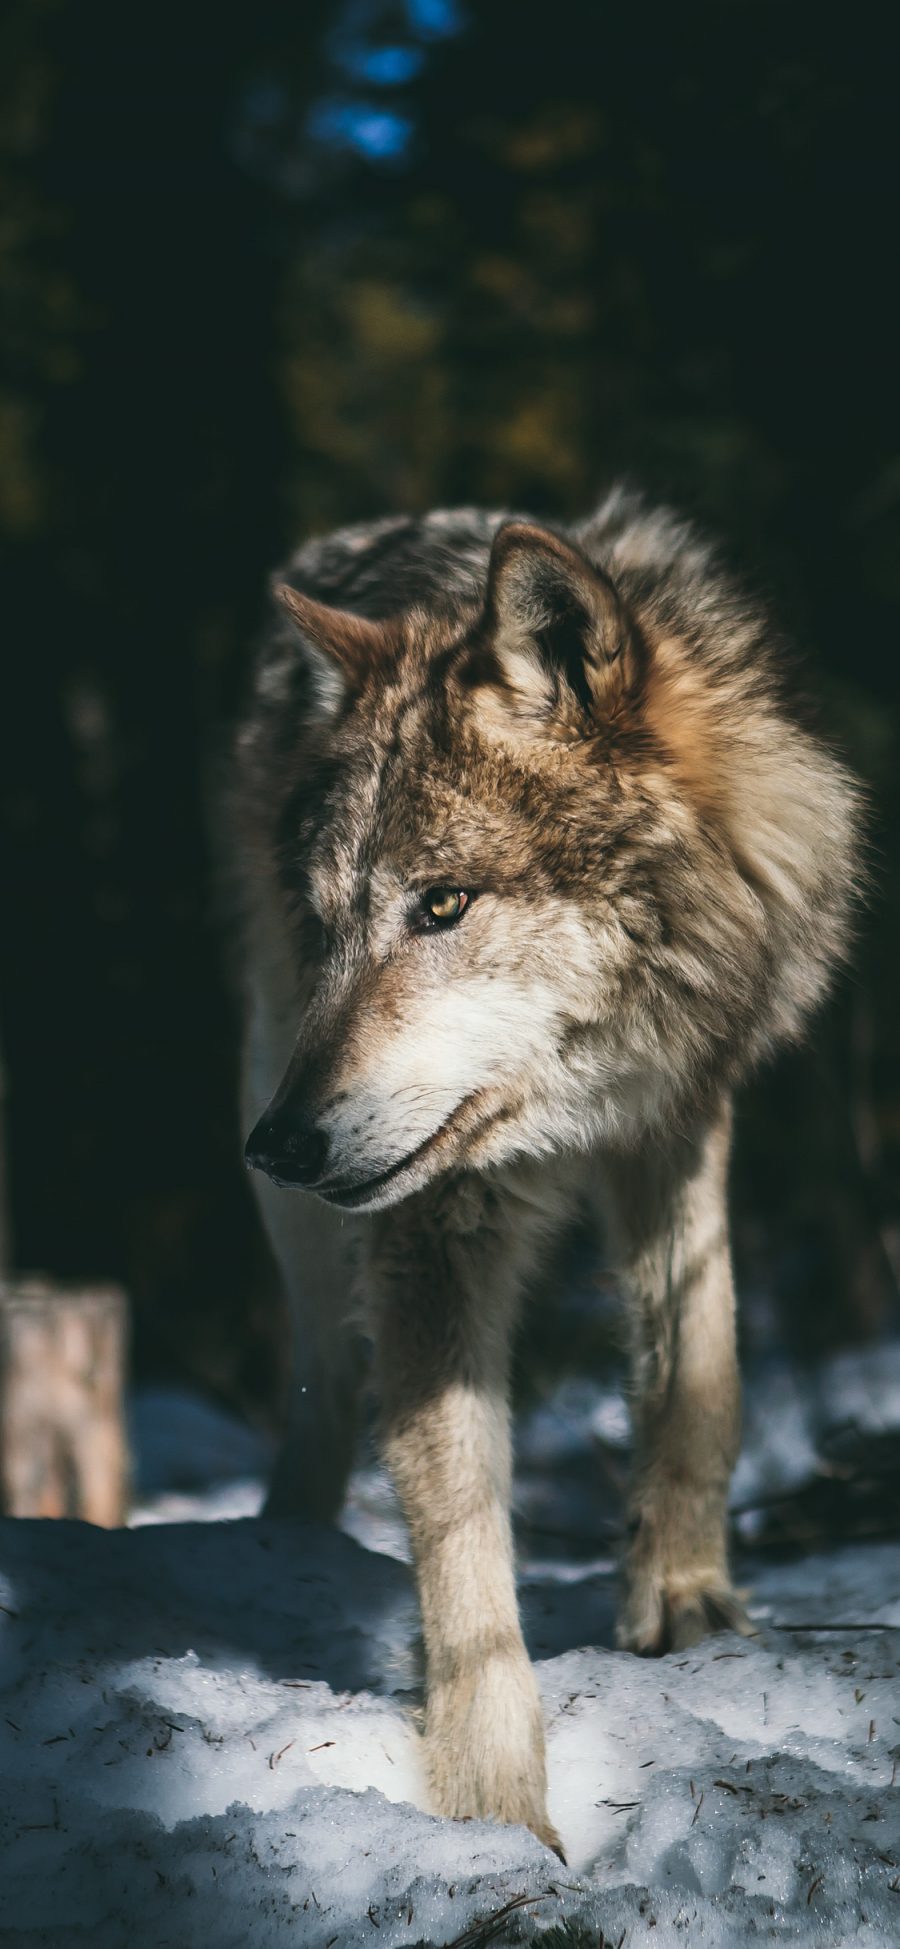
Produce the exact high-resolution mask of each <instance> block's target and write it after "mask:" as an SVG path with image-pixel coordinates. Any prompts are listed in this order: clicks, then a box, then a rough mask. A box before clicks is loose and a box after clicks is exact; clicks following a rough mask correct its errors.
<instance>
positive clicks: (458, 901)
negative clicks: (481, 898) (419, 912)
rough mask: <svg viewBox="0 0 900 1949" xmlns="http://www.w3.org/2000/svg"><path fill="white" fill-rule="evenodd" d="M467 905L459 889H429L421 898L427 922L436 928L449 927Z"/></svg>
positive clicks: (464, 896)
mask: <svg viewBox="0 0 900 1949" xmlns="http://www.w3.org/2000/svg"><path fill="white" fill-rule="evenodd" d="M468 904H469V896H468V894H467V893H464V892H463V891H462V888H461V887H429V888H428V891H427V892H426V893H425V894H424V895H423V897H422V905H423V907H424V909H425V915H426V918H427V920H429V921H431V922H432V923H433V924H434V925H435V926H436V927H450V926H451V925H452V923H453V921H455V920H458V919H459V917H460V914H461V913H463V912H464V910H465V908H466V907H467V906H468Z"/></svg>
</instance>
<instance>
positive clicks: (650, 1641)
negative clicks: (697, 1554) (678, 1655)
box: [616, 1573, 754, 1658]
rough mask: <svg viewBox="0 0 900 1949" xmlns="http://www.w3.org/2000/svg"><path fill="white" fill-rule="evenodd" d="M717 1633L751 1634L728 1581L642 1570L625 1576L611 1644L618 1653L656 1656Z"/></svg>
mask: <svg viewBox="0 0 900 1949" xmlns="http://www.w3.org/2000/svg"><path fill="white" fill-rule="evenodd" d="M718 1631H737V1632H739V1633H740V1635H741V1637H742V1638H752V1637H753V1636H754V1626H753V1624H752V1623H751V1621H750V1619H749V1617H748V1616H747V1613H746V1611H745V1609H744V1606H743V1604H742V1603H741V1600H740V1598H739V1596H738V1594H737V1592H736V1591H735V1590H732V1588H731V1585H730V1584H729V1583H726V1582H724V1581H722V1580H720V1579H718V1578H715V1577H713V1578H703V1577H698V1578H696V1579H688V1578H678V1579H676V1578H673V1577H668V1578H665V1577H663V1576H655V1577H654V1576H651V1575H648V1574H647V1573H642V1574H640V1575H639V1576H637V1577H633V1578H632V1579H630V1580H629V1583H628V1588H627V1595H626V1599H625V1604H624V1607H623V1611H622V1616H621V1618H620V1620H619V1623H618V1626H617V1628H616V1642H617V1643H618V1644H619V1645H621V1647H622V1650H623V1651H636V1652H637V1653H638V1656H639V1657H642V1658H658V1657H660V1656H661V1655H662V1653H663V1652H665V1651H686V1650H687V1649H688V1648H689V1646H691V1645H694V1644H699V1642H700V1639H701V1638H709V1637H712V1636H714V1635H715V1633H716V1632H718Z"/></svg>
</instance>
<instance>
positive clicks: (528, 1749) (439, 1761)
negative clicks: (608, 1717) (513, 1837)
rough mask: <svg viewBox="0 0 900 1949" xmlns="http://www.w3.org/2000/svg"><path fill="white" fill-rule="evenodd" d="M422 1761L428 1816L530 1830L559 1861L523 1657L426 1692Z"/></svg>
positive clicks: (540, 1734) (532, 1690)
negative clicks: (428, 1798)
mask: <svg viewBox="0 0 900 1949" xmlns="http://www.w3.org/2000/svg"><path fill="white" fill-rule="evenodd" d="M425 1758H426V1766H427V1771H428V1779H429V1784H430V1788H431V1800H432V1805H433V1807H434V1810H435V1812H436V1813H440V1814H447V1815H449V1816H450V1818H451V1819H452V1820H500V1821H504V1822H507V1823H508V1824H510V1825H519V1824H521V1825H522V1826H523V1827H530V1829H531V1831H532V1833H533V1834H536V1835H537V1838H538V1840H539V1841H543V1843H544V1846H545V1847H548V1848H552V1849H553V1852H554V1854H556V1855H558V1856H559V1859H560V1861H563V1862H564V1861H565V1858H566V1857H565V1854H564V1853H563V1847H562V1842H561V1840H560V1838H559V1835H558V1834H557V1832H556V1829H555V1827H554V1826H553V1825H552V1823H551V1821H550V1819H549V1816H548V1814H547V1774H546V1764H545V1759H544V1727H543V1720H542V1716H541V1704H540V1699H539V1697H538V1690H537V1683H536V1680H535V1677H534V1673H533V1671H532V1669H531V1666H530V1664H529V1663H528V1660H527V1658H526V1657H525V1654H524V1652H523V1653H522V1654H521V1656H515V1657H495V1658H491V1659H489V1660H488V1661H487V1663H486V1664H485V1665H484V1667H483V1669H482V1670H481V1671H480V1672H479V1673H478V1674H477V1676H475V1677H474V1678H473V1679H471V1680H469V1681H467V1682H465V1683H460V1682H457V1683H456V1684H442V1685H437V1686H434V1687H433V1688H432V1689H431V1691H430V1693H429V1700H428V1712H427V1722H426V1731H425Z"/></svg>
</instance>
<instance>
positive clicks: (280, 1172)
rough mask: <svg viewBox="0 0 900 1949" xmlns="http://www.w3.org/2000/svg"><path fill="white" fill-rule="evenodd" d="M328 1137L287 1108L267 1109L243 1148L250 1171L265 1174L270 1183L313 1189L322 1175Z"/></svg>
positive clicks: (326, 1154) (325, 1160) (326, 1155)
mask: <svg viewBox="0 0 900 1949" xmlns="http://www.w3.org/2000/svg"><path fill="white" fill-rule="evenodd" d="M327 1159H328V1137H327V1135H326V1133H325V1131H324V1130H316V1129H315V1127H314V1126H313V1125H312V1124H306V1123H303V1122H301V1121H300V1119H299V1118H298V1117H297V1116H296V1114H293V1115H292V1114H291V1113H290V1112H289V1111H288V1110H287V1109H286V1108H284V1109H281V1110H278V1111H275V1112H274V1113H273V1112H272V1111H271V1110H266V1111H265V1112H264V1114H263V1115H262V1116H261V1117H260V1120H259V1122H258V1124H256V1125H255V1126H254V1128H253V1129H252V1130H251V1132H250V1135H249V1137H248V1138H247V1142H246V1144H245V1146H244V1162H245V1164H246V1165H247V1166H248V1168H249V1169H250V1170H251V1171H265V1173H266V1176H267V1177H270V1178H271V1180H272V1183H273V1184H278V1185H282V1186H287V1185H294V1186H296V1187H302V1188H304V1189H307V1190H312V1189H313V1188H314V1186H315V1185H317V1184H318V1183H319V1182H320V1180H321V1178H322V1177H323V1176H324V1174H325V1165H326V1162H327Z"/></svg>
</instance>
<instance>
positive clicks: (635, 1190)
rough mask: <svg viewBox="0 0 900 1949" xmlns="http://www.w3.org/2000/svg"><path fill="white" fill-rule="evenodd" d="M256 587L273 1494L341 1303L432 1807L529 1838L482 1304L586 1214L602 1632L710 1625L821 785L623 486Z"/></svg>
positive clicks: (724, 1593) (719, 1591) (827, 784)
mask: <svg viewBox="0 0 900 1949" xmlns="http://www.w3.org/2000/svg"><path fill="white" fill-rule="evenodd" d="M283 580H284V582H285V584H286V589H285V590H284V591H283V595H282V604H281V607H280V610H277V611H273V622H272V626H271V629H270V631H269V633H268V635H267V637H266V639H265V642H264V644H263V646H262V650H261V653H260V656H259V659H258V664H257V668H256V674H255V683H254V689H253V697H252V703H251V707H250V710H249V713H248V716H247V718H246V721H245V723H244V725H243V727H242V729H241V733H240V737H239V742H238V746H237V754H236V784H235V790H234V795H233V808H232V810H233V818H232V833H233V842H234V848H235V854H236V858H237V863H238V868H239V872H240V876H241V883H242V887H243V941H244V966H245V992H246V1023H247V1034H246V1063H245V1075H244V1113H245V1124H246V1128H247V1129H248V1130H249V1128H250V1126H251V1124H254V1123H256V1122H257V1120H258V1119H261V1120H262V1121H261V1123H260V1124H259V1125H258V1129H259V1130H261V1131H262V1132H263V1137H262V1138H260V1139H259V1143H260V1144H262V1143H263V1138H265V1136H266V1133H268V1135H269V1138H270V1139H271V1135H272V1131H273V1130H274V1129H275V1128H276V1126H277V1128H278V1130H279V1131H280V1132H281V1142H282V1147H284V1144H285V1142H286V1143H287V1147H288V1150H289V1151H290V1152H291V1153H292V1154H293V1151H294V1147H295V1146H296V1148H297V1154H298V1155H299V1147H300V1146H301V1144H302V1142H303V1141H304V1138H303V1133H304V1132H305V1133H307V1134H308V1133H309V1131H310V1130H314V1131H315V1132H316V1133H317V1140H321V1144H322V1145H325V1144H327V1153H325V1161H324V1162H323V1163H321V1165H320V1168H319V1169H318V1172H317V1175H316V1183H315V1184H314V1187H313V1188H314V1189H317V1190H318V1193H319V1195H318V1197H315V1196H309V1195H308V1194H306V1193H304V1192H302V1191H299V1190H293V1191H292V1190H287V1189H278V1188H276V1186H275V1185H273V1184H272V1183H271V1182H270V1181H269V1179H268V1178H266V1177H263V1176H260V1177H259V1178H258V1179H257V1180H256V1181H257V1182H258V1185H259V1190H260V1197H261V1203H262V1207H263V1211H264V1216H265V1219H266V1222H267V1225H268V1228H269V1232H270V1236H271V1238H272V1241H273V1244H274V1247H275V1250H276V1254H277V1256H278V1259H279V1261H280V1264H281V1267H282V1270H283V1273H284V1277H285V1280H286V1282H287V1285H288V1289H289V1292H290V1294H291V1298H292V1302H293V1310H294V1318H295V1327H296V1347H295V1358H296V1382H297V1386H296V1391H295V1413H294V1418H293V1422H292V1427H291V1433H290V1438H289V1440H288V1443H287V1445H286V1447H285V1451H284V1455H283V1457H282V1460H281V1463H280V1465H279V1470H278V1475H277V1478H276V1482H275V1485H274V1487H273V1496H272V1507H273V1508H276V1509H278V1508H280V1509H289V1510H297V1511H306V1512H307V1513H312V1514H315V1515H318V1516H322V1515H329V1514H333V1513H334V1512H335V1511H336V1510H337V1508H338V1507H339V1504H340V1500H341V1497H342V1494H343V1488H344V1482H345V1479H346V1472H347V1469H348V1467H349V1463H350V1457H351V1452H352V1419H353V1402H354V1398H355V1391H356V1386H357V1380H358V1343H357V1342H356V1340H355V1337H354V1332H353V1324H352V1322H353V1317H354V1313H355V1311H356V1309H357V1308H358V1306H359V1303H360V1300H361V1301H362V1304H363V1307H364V1311H365V1319H366V1322H367V1326H368V1329H369V1330H370V1331H371V1333H372V1334H373V1336H374V1340H375V1346H376V1372H377V1376H378V1383H379V1388H380V1398H381V1409H382V1421H383V1439H384V1447H385V1452H386V1454H387V1457H388V1459H389V1462H390V1464H391V1467H392V1470H393V1473H394V1478H395V1480H396V1483H397V1487H398V1490H399V1492H400V1495H401V1498H402V1501H403V1505H404V1508H405V1511H406V1514H407V1518H408V1521H409V1526H410V1532H411V1536H412V1541H413V1547H414V1552H415V1558H416V1565H417V1572H418V1578H419V1588H420V1593H421V1603H422V1616H423V1626H424V1635H425V1644H426V1652H427V1664H428V1705H427V1729H426V1746H427V1754H428V1765H429V1773H430V1780H431V1788H432V1793H433V1799H434V1805H435V1807H436V1808H437V1809H438V1810H440V1811H443V1812H445V1813H448V1814H453V1815H457V1816H463V1815H467V1814H494V1815H496V1816H497V1817H498V1818H500V1819H504V1820H513V1821H514V1820H523V1821H526V1822H528V1824H529V1825H530V1826H531V1827H532V1828H533V1829H534V1831H535V1832H536V1833H537V1834H539V1835H541V1836H543V1838H544V1839H545V1840H547V1841H548V1842H549V1843H550V1844H551V1845H556V1844H557V1843H556V1837H555V1835H554V1833H553V1830H552V1828H551V1827H550V1825H549V1821H548V1816H547V1810H546V1793H545V1780H544V1757H543V1734H542V1727H541V1717H540V1710H539V1702H538V1696H537V1690H536V1686H535V1682H534V1678H533V1675H532V1672H531V1669H530V1667H529V1664H528V1661H527V1658H526V1654H525V1650H524V1647H523V1644H522V1638H521V1633H520V1629H519V1624H518V1617H517V1610H516V1598H515V1587H514V1575H513V1562H512V1549H511V1541H510V1524H509V1483H510V1448H509V1427H508V1407H507V1387H508V1366H509V1344H510V1336H511V1334H512V1331H513V1328H514V1323H515V1318H516V1311H517V1306H518V1302H519V1297H520V1294H521V1292H522V1290H523V1288H524V1286H525V1285H526V1284H527V1280H528V1277H529V1276H530V1274H531V1273H532V1271H533V1269H534V1266H535V1263H536V1260H537V1258H538V1257H539V1256H540V1255H541V1254H542V1253H544V1252H545V1251H546V1250H549V1249H550V1247H551V1246H552V1241H553V1238H554V1236H555V1235H556V1234H558V1232H559V1230H560V1227H561V1226H562V1225H563V1224H564V1223H565V1222H566V1220H567V1218H568V1216H569V1215H570V1214H571V1213H572V1212H573V1211H574V1210H575V1208H576V1207H577V1206H579V1205H581V1204H583V1203H584V1201H585V1200H589V1201H590V1202H592V1203H593V1204H594V1205H596V1206H598V1207H599V1208H600V1210H601V1211H602V1213H603V1216H604V1218H605V1222H606V1224H607V1227H608V1229H609V1232H610V1235H611V1237H612V1239H613V1240H614V1242H615V1244H616V1248H617V1252H618V1259H619V1263H620V1266H621V1275H622V1282H623V1287H624V1290H625V1292H626V1295H627V1297H628V1300H629V1307H630V1318H631V1322H632V1342H633V1389H634V1419H635V1431H636V1439H637V1460H636V1468H635V1479H634V1489H633V1496H632V1510H631V1516H632V1522H631V1528H630V1542H629V1548H628V1552H627V1558H626V1564H625V1578H624V1584H625V1590H624V1602H623V1608H622V1613H621V1625H620V1635H621V1642H622V1643H623V1644H624V1645H628V1646H631V1647H632V1648H633V1649H635V1650H638V1651H654V1650H660V1649H664V1648H666V1647H667V1646H672V1645H684V1644H687V1643H689V1642H691V1641H692V1640H693V1639H694V1638H695V1637H697V1636H699V1635H700V1634H701V1633H702V1632H704V1631H706V1630H709V1629H716V1628H721V1626H722V1625H724V1624H733V1625H737V1626H738V1627H739V1628H740V1627H741V1626H742V1623H743V1618H742V1613H741V1610H740V1605H739V1604H738V1601H737V1599H736V1597H735V1595H734V1593H733V1591H732V1589H731V1586H730V1583H729V1577H728V1568H727V1562H726V1548H725V1500H726V1494H727V1486H728V1478H729V1474H730V1470H731V1467H732V1464H733V1461H734V1456H735V1452H736V1447H737V1440H738V1383H737V1374H736V1367H735V1353H734V1300H733V1291H732V1277H731V1266H730V1256H729V1244H728V1225H727V1213H726V1178H727V1167H728V1148H729V1132H730V1106H731V1098H732V1094H733V1091H734V1089H735V1087H736V1085H738V1084H739V1083H740V1082H741V1081H742V1079H743V1078H744V1077H745V1076H746V1075H747V1073H748V1071H750V1070H751V1069H752V1067H753V1066H754V1065H755V1064H756V1063H757V1062H758V1061H759V1060H760V1058H762V1057H763V1056H765V1055H766V1054H768V1053H769V1052H770V1051H771V1050H773V1049H774V1048H775V1047H776V1046H777V1045H778V1044H779V1043H783V1042H785V1041H790V1040H792V1039H794V1038H796V1037H797V1036H798V1035H799V1034H800V1033H801V1031H802V1029H803V1027H804V1024H805V1023H806V1022H807V1020H808V1018H809V1016H810V1014H811V1012H812V1011H813V1009H814V1008H815V1006H816V1004H817V1003H818V1002H819V1000H820V998H821V996H822V994H823V992H824V990H825V988H826V986H827V984H828V981H829V979H830V976H831V973H832V970H833V969H834V967H835V965H836V964H837V963H838V962H839V960H840V959H841V957H842V955H843V954H844V952H845V948H846V944H847V939H848V927H849V918H850V913H851V906H852V896H853V888H854V881H855V874H856V865H855V862H856V854H857V840H856V831H857V825H858V796H857V792H856V789H855V786H854V784H853V782H852V781H851V779H850V777H849V775H848V773H847V772H846V770H845V769H844V768H843V766H842V765H841V764H840V763H839V762H838V760H837V759H836V758H835V757H834V756H833V755H832V754H831V753H830V751H828V750H827V749H826V747H825V746H824V745H823V744H822V743H821V742H820V741H819V740H818V739H817V738H816V737H815V736H814V735H812V734H811V733H810V731H809V730H808V729H806V728H804V726H803V724H802V722H801V721H800V719H799V718H798V716H797V715H796V714H795V712H794V711H793V709H792V708H791V706H790V705H789V703H788V701H787V695H786V689H785V683H784V674H783V660H784V659H783V651H782V649H781V646H780V644H779V642H778V639H777V638H776V637H775V635H774V634H773V631H772V628H771V625H770V622H769V619H768V617H767V616H766V615H765V613H764V612H763V610H762V609H761V608H760V607H759V606H758V605H757V604H755V603H754V602H752V601H750V600H748V599H747V598H746V597H745V595H744V594H743V593H742V592H741V591H740V590H739V589H738V588H737V587H736V586H735V584H734V583H733V582H732V581H731V580H730V579H729V577H728V576H727V575H726V574H725V573H724V572H723V571H722V569H721V568H720V567H719V565H718V563H717V560H716V558H715V556H714V554H713V552H712V551H711V550H710V548H709V547H708V545H707V544H706V543H705V542H704V541H702V540H700V539H699V538H698V537H697V535H696V534H695V533H694V531H693V530H692V529H691V528H690V527H688V526H686V525H685V524H684V523H682V522H681V521H679V520H678V519H676V518H675V517H674V516H673V515H671V514H670V513H668V512H667V511H665V510H656V509H651V508H648V507H647V506H646V505H645V504H644V503H643V502H642V501H641V500H640V499H639V498H637V497H635V496H633V495H631V494H628V493H626V492H624V491H622V490H617V491H615V492H614V493H613V494H611V495H610V497H609V498H608V499H607V500H606V502H605V503H604V504H603V506H602V507H601V508H600V509H599V510H598V511H597V512H596V513H595V514H594V515H593V516H591V517H590V518H589V519H588V520H586V521H585V522H583V523H581V524H579V525H578V526H576V527H573V528H571V529H568V530H563V529H554V530H548V529H546V528H544V527H541V526H540V525H538V524H536V523H534V522H533V521H531V520H530V519H527V518H525V517H518V516H517V517H514V518H513V517H508V516H504V515H501V514H499V513H498V514H485V513H479V512H476V511H471V510H463V511H459V512H453V513H438V514H434V515H430V516H428V517H426V518H425V519H423V520H420V521H405V520H389V521H384V522H381V523H378V524H376V525H374V526H371V527H368V528H358V529H352V530H347V531H345V532H343V533H339V534H337V535H335V536H332V537H331V538H329V539H327V540H324V541H317V542H313V543H311V544H309V545H307V546H306V547H305V548H303V549H302V550H301V551H300V552H299V553H298V554H297V555H296V556H295V557H294V558H293V560H292V561H291V562H290V564H289V565H288V568H287V570H286V571H285V575H284V577H283ZM433 887H449V888H451V889H460V890H463V891H465V892H466V893H467V894H468V904H467V906H466V908H465V911H464V912H463V913H462V916H461V918H460V919H459V920H458V921H457V922H456V923H455V924H454V925H452V926H449V927H446V928H434V927H429V925H428V917H427V914H425V913H424V910H423V896H424V894H425V891H426V890H427V889H428V888H433ZM267 1119H268V1121H267ZM295 1130H296V1132H297V1133H299V1134H297V1135H296V1138H295V1136H294V1135H293V1134H292V1133H293V1132H294V1131H295ZM285 1131H287V1138H285V1135H284V1133H285ZM254 1155H256V1156H257V1161H262V1162H263V1163H264V1164H265V1165H266V1168H268V1169H271V1171H272V1174H273V1175H274V1176H275V1177H276V1178H277V1177H278V1175H279V1169H280V1167H279V1166H278V1165H277V1160H276V1163H275V1164H274V1165H273V1164H271V1161H270V1162H269V1163H267V1162H266V1158H265V1156H264V1155H263V1154H262V1153H261V1152H259V1148H258V1147H257V1152H255V1153H254ZM329 1206H331V1207H333V1209H329ZM348 1213H352V1216H348V1215H346V1214H348Z"/></svg>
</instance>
